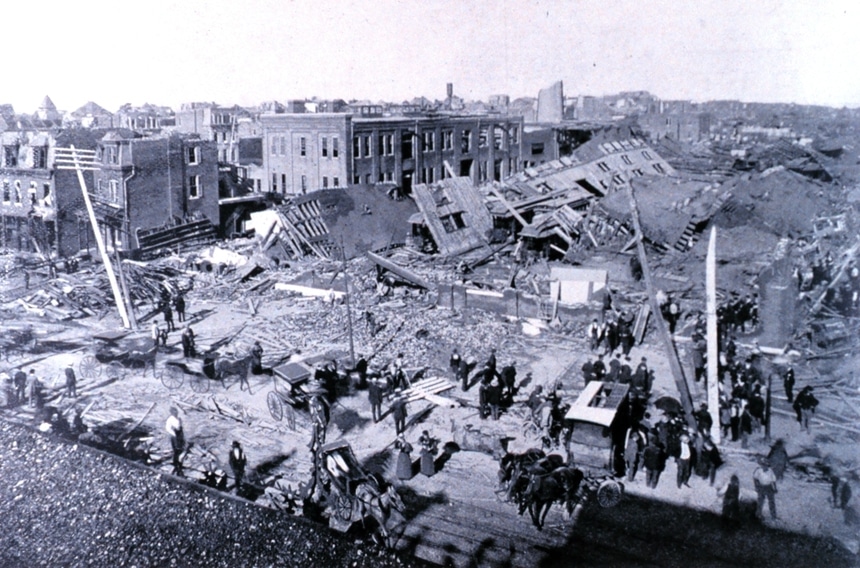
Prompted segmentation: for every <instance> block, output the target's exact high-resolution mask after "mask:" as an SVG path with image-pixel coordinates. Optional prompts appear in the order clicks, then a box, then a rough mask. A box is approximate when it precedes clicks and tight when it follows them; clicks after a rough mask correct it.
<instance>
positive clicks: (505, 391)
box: [500, 361, 517, 403]
mask: <svg viewBox="0 0 860 568" xmlns="http://www.w3.org/2000/svg"><path fill="white" fill-rule="evenodd" d="M515 365H516V363H515V362H514V361H511V363H510V364H509V365H505V366H504V367H502V372H501V373H500V376H501V379H502V380H501V387H502V400H503V401H505V402H506V403H510V402H512V401H513V398H514V395H515V394H516V392H515V391H516V388H517V368H516V366H515Z"/></svg>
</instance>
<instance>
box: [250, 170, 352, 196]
mask: <svg viewBox="0 0 860 568" xmlns="http://www.w3.org/2000/svg"><path fill="white" fill-rule="evenodd" d="M278 177H279V176H278V174H276V173H275V174H272V192H273V193H277V192H278V188H280V191H281V192H286V191H287V174H280V182H281V183H280V185H278ZM328 182H329V178H328V176H323V177H322V188H323V189H328V188H329V184H328ZM331 182H332V185H331V187H340V178H339V177H337V176H335V177H333V178H331ZM300 187H301V190H302V193H307V192H308V189H309V188H308V176H306V175H303V176H302V178H301V186H300ZM314 189H316V188H314ZM258 190H259V184H258Z"/></svg>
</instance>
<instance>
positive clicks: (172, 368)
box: [161, 365, 185, 390]
mask: <svg viewBox="0 0 860 568" xmlns="http://www.w3.org/2000/svg"><path fill="white" fill-rule="evenodd" d="M184 375H185V373H183V372H182V369H180V368H179V367H177V366H176V365H167V368H166V369H165V370H164V372H163V373H161V383H162V384H163V385H164V386H166V387H167V388H169V389H170V390H174V389H178V388H179V387H181V386H182V382H183V381H184V380H185V376H184Z"/></svg>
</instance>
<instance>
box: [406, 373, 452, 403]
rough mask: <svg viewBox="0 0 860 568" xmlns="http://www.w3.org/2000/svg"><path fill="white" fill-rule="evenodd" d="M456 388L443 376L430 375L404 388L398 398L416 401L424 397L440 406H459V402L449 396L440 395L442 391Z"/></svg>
mask: <svg viewBox="0 0 860 568" xmlns="http://www.w3.org/2000/svg"><path fill="white" fill-rule="evenodd" d="M452 388H454V385H452V384H451V383H450V382H449V381H448V380H447V379H444V378H442V377H430V378H427V379H422V380H420V381H416V382H415V383H413V384H412V386H411V387H409V388H407V389H404V390H403V391H402V392H401V393H399V395H398V398H405V399H406V402H415V401H416V400H420V399H422V398H423V399H424V400H426V401H427V402H430V403H432V404H435V405H438V406H457V403H456V402H454V401H453V400H451V399H449V398H445V397H442V396H438V394H439V393H440V392H445V391H446V390H450V389H452Z"/></svg>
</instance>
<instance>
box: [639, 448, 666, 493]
mask: <svg viewBox="0 0 860 568" xmlns="http://www.w3.org/2000/svg"><path fill="white" fill-rule="evenodd" d="M642 465H643V466H644V467H645V472H646V485H647V486H648V487H650V488H651V489H655V488H656V487H657V483H658V482H659V481H660V474H661V473H663V470H664V469H666V452H665V451H664V450H663V446H662V445H661V444H660V442H658V441H657V440H656V439H655V438H651V441H650V442H649V443H648V445H647V446H645V450H644V451H643V452H642Z"/></svg>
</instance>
